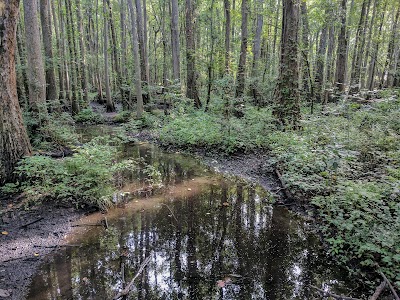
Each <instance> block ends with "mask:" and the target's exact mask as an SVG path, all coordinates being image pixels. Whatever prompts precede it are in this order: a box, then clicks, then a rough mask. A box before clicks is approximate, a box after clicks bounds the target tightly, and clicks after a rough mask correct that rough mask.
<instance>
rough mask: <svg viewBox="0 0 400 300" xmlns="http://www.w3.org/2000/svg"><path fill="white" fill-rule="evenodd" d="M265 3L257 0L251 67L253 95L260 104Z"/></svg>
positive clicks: (257, 103)
mask: <svg viewBox="0 0 400 300" xmlns="http://www.w3.org/2000/svg"><path fill="white" fill-rule="evenodd" d="M263 5H264V0H257V4H256V10H257V12H258V13H257V20H256V32H255V34H254V43H253V65H252V69H251V77H252V80H253V83H252V88H251V90H252V96H253V98H254V101H255V103H256V105H258V106H259V105H260V103H259V98H260V97H259V95H258V94H259V92H258V89H257V85H258V81H259V80H258V76H259V68H260V66H259V64H260V62H259V60H260V56H261V34H262V30H263V23H264V20H263Z"/></svg>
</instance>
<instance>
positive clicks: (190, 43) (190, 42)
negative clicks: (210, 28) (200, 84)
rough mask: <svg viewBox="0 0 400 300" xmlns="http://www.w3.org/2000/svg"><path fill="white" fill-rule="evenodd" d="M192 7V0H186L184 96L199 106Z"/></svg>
mask: <svg viewBox="0 0 400 300" xmlns="http://www.w3.org/2000/svg"><path fill="white" fill-rule="evenodd" d="M193 13H194V7H193V0H186V72H187V78H186V80H187V84H186V85H187V87H186V97H188V98H189V99H192V100H193V101H194V106H195V107H196V108H200V107H201V106H202V105H201V102H200V98H199V92H198V90H197V73H196V65H195V51H196V48H195V40H194V18H193Z"/></svg>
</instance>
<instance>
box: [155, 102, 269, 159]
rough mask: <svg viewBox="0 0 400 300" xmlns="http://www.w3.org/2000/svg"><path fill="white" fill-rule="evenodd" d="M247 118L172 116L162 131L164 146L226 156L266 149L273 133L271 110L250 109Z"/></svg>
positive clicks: (195, 114) (200, 113) (196, 113)
mask: <svg viewBox="0 0 400 300" xmlns="http://www.w3.org/2000/svg"><path fill="white" fill-rule="evenodd" d="M244 113H245V114H244V117H243V118H240V119H238V118H234V117H232V118H230V119H223V118H221V117H219V116H218V115H216V114H208V113H205V112H202V111H195V112H192V113H187V114H185V113H182V114H178V115H172V117H171V119H170V120H169V122H168V123H167V124H166V125H165V126H164V127H163V128H162V129H160V130H159V134H160V140H161V142H162V143H163V144H166V145H167V144H174V145H177V146H179V147H188V148H198V147H203V148H206V149H214V150H219V151H222V152H225V153H233V152H236V151H249V150H255V149H257V148H261V147H264V146H265V145H266V144H265V142H266V139H265V136H266V135H267V133H268V132H269V131H270V130H271V129H272V125H271V124H272V122H271V123H270V122H268V121H272V116H271V112H270V111H269V110H268V109H261V110H259V111H258V110H256V109H255V108H248V109H246V110H245V111H244Z"/></svg>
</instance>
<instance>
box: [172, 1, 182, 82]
mask: <svg viewBox="0 0 400 300" xmlns="http://www.w3.org/2000/svg"><path fill="white" fill-rule="evenodd" d="M171 48H172V69H173V78H174V79H175V80H180V45H179V10H178V0H171Z"/></svg>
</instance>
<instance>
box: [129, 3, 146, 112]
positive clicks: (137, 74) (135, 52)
mask: <svg viewBox="0 0 400 300" xmlns="http://www.w3.org/2000/svg"><path fill="white" fill-rule="evenodd" d="M128 6H129V10H130V12H131V24H132V46H133V56H134V62H135V79H134V80H135V90H136V100H137V106H136V110H137V117H138V118H140V117H141V116H142V114H143V98H142V83H141V74H140V72H141V69H140V56H139V42H138V32H137V22H136V15H135V10H134V8H133V3H132V0H128Z"/></svg>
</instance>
